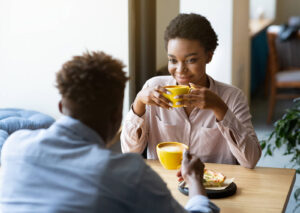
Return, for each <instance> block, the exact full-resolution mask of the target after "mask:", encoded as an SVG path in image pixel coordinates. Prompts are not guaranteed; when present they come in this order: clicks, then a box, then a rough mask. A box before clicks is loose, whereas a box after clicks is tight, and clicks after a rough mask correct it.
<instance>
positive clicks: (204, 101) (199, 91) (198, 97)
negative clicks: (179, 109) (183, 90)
mask: <svg viewBox="0 0 300 213" xmlns="http://www.w3.org/2000/svg"><path fill="white" fill-rule="evenodd" d="M191 87H192V90H191V92H190V93H189V94H185V95H179V96H177V97H178V98H182V101H180V104H182V105H184V106H186V107H198V108H200V109H211V110H213V112H214V114H215V116H216V118H217V120H218V121H222V120H223V118H224V116H225V114H226V112H227V109H228V107H227V105H226V104H225V103H224V101H223V100H222V99H221V98H220V97H219V96H218V95H217V94H215V93H214V92H212V91H211V90H209V89H208V88H206V87H202V86H198V85H195V84H192V83H191Z"/></svg>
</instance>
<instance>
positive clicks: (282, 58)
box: [267, 25, 300, 76]
mask: <svg viewBox="0 0 300 213" xmlns="http://www.w3.org/2000/svg"><path fill="white" fill-rule="evenodd" d="M281 29H282V28H281V26H279V25H272V26H270V27H268V29H267V38H268V46H269V58H268V60H269V63H268V66H269V72H270V74H271V76H274V75H275V74H276V72H278V71H280V70H291V69H300V30H298V32H296V33H295V36H293V37H292V38H291V39H288V40H286V41H281V40H280V39H279V33H280V31H281Z"/></svg>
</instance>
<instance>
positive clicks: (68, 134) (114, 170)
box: [0, 116, 219, 213]
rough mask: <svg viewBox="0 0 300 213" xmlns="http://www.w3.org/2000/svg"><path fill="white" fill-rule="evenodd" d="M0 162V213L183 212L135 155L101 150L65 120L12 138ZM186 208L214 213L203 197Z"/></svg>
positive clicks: (96, 140)
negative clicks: (0, 162)
mask: <svg viewBox="0 0 300 213" xmlns="http://www.w3.org/2000/svg"><path fill="white" fill-rule="evenodd" d="M1 161H2V168H1V173H2V174H1V186H0V199H1V200H0V201H1V202H0V203H1V209H0V210H1V212H3V213H6V212H13V213H18V212H24V213H25V212H28V213H29V212H30V213H35V212H36V213H47V212H59V213H61V212H72V213H73V212H74V213H76V212H78V213H79V212H80V213H86V212H87V213H88V212H172V213H173V212H185V211H186V210H185V209H184V208H183V207H182V206H181V205H180V204H179V203H178V202H177V201H176V200H174V198H173V197H172V196H171V194H170V192H169V190H168V189H167V187H166V184H165V183H164V182H163V180H162V179H161V178H160V177H159V176H158V175H157V174H156V173H155V172H154V171H153V170H152V169H151V168H150V167H149V166H147V165H146V164H145V162H144V161H143V159H142V157H141V156H140V155H138V154H119V153H114V152H112V151H110V150H108V149H106V148H105V143H104V142H103V140H102V139H101V137H100V136H99V135H98V134H97V133H96V132H95V131H94V130H92V129H91V128H89V127H88V126H86V125H84V124H83V123H81V122H80V121H78V120H75V119H73V118H71V117H67V116H64V117H62V118H61V119H59V120H58V121H56V122H55V123H54V124H53V125H52V126H50V127H49V128H48V129H42V130H34V131H32V130H21V131H18V132H16V133H14V134H12V135H11V136H10V137H9V138H8V140H7V141H6V142H5V144H4V147H3V149H2V156H1ZM186 208H187V209H188V210H191V211H198V212H217V211H219V209H218V208H217V207H216V206H215V205H214V204H213V203H211V202H209V200H208V199H207V198H206V197H204V196H195V197H193V198H192V199H191V200H190V201H189V203H188V204H187V206H186Z"/></svg>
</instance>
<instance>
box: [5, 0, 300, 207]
mask: <svg viewBox="0 0 300 213" xmlns="http://www.w3.org/2000/svg"><path fill="white" fill-rule="evenodd" d="M190 12H194V13H199V14H202V15H204V16H206V17H207V18H208V19H209V20H210V21H211V23H212V26H213V27H214V29H215V31H216V32H217V34H218V36H219V46H218V47H217V49H216V52H215V55H214V59H213V60H212V62H211V63H210V64H209V65H208V67H207V72H208V74H209V75H211V76H212V77H213V78H215V79H216V80H219V81H222V82H225V83H229V84H233V85H235V86H237V87H239V88H240V89H242V90H243V92H244V93H245V94H246V96H247V97H248V100H249V104H250V110H251V114H252V116H253V118H252V122H253V125H254V128H255V131H256V133H257V135H258V138H259V140H262V139H265V138H266V137H268V135H269V134H270V132H271V131H272V130H273V123H274V122H275V121H276V120H278V119H279V118H280V117H281V116H282V115H283V114H284V111H285V110H286V108H289V107H291V105H292V100H279V101H277V103H276V107H275V111H274V115H273V119H272V121H271V123H269V124H268V123H267V114H268V98H269V96H268V94H267V93H266V92H265V82H266V78H267V76H268V75H267V74H266V73H267V69H266V67H267V58H268V45H267V39H266V29H267V27H268V26H270V25H282V24H284V23H287V21H288V20H289V18H290V17H291V16H300V1H299V0H209V1H207V0H151V1H150V0H110V1H105V0H51V1H50V0H44V1H40V0H22V1H20V0H0V73H1V77H0V100H1V101H0V107H1V108H21V109H30V110H36V111H39V112H42V113H45V114H48V115H50V116H52V117H54V118H55V119H57V118H59V117H60V113H59V111H58V107H57V103H58V101H59V94H58V92H57V89H56V88H55V86H54V82H55V72H57V71H58V70H59V69H60V67H61V65H62V63H63V62H65V61H66V60H69V59H70V58H71V57H72V56H73V55H76V54H81V53H82V52H84V51H86V50H102V51H105V52H107V53H109V54H112V55H113V56H115V57H117V58H119V59H121V60H122V61H123V62H124V63H125V64H126V66H127V67H126V72H127V73H128V76H130V81H129V83H128V85H127V87H126V91H125V99H124V111H123V116H125V114H126V112H127V111H128V110H129V106H130V104H131V103H132V101H133V100H134V97H135V95H136V93H137V92H138V91H139V90H140V88H141V87H142V85H143V83H144V82H145V81H146V80H147V79H148V78H150V77H152V76H155V75H158V74H163V73H165V72H166V65H167V57H166V51H165V49H164V42H163V32H164V29H165V27H166V25H167V24H168V22H169V21H170V20H171V19H172V18H173V17H175V16H176V15H177V14H178V13H190ZM113 149H115V150H117V151H120V145H119V143H116V144H115V145H114V147H113ZM288 162H289V157H288V156H283V154H282V152H281V151H280V150H278V151H276V152H275V153H274V155H273V157H264V156H262V158H261V160H260V161H259V163H258V166H270V167H285V166H287V165H288ZM296 187H300V181H299V175H297V179H296V183H295V187H294V190H295V188H296ZM292 195H293V192H292V194H291V197H290V201H289V204H288V206H287V210H286V212H289V211H292V209H293V207H294V206H295V205H296V204H297V203H296V200H295V199H294V197H293V196H292Z"/></svg>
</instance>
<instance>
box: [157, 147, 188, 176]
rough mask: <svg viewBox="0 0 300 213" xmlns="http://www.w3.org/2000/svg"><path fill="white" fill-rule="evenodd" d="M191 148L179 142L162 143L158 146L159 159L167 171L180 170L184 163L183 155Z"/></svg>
mask: <svg viewBox="0 0 300 213" xmlns="http://www.w3.org/2000/svg"><path fill="white" fill-rule="evenodd" d="M188 148H189V147H188V146H187V145H185V144H183V143H179V142H162V143H159V144H157V146H156V152H157V156H158V159H159V161H160V163H161V164H162V166H163V167H164V168H165V169H170V170H171V169H179V168H180V166H181V161H182V153H183V151H184V150H185V149H188Z"/></svg>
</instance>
